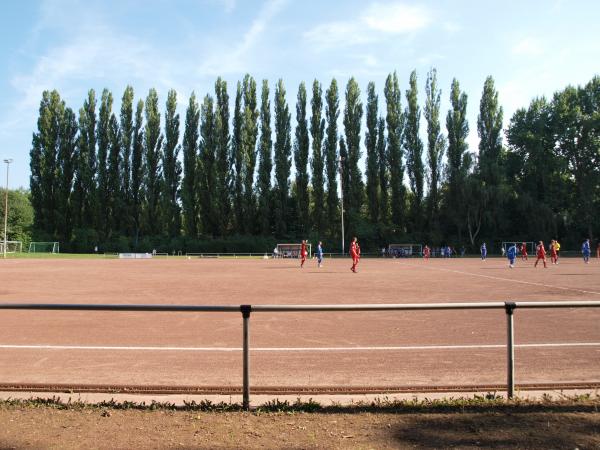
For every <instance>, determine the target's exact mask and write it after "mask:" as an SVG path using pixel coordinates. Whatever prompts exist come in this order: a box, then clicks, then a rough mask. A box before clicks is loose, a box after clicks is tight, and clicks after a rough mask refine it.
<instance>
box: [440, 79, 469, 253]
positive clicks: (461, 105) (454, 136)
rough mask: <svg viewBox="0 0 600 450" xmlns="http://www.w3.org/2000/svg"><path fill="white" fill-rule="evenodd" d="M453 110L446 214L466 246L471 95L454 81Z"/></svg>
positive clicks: (449, 122) (448, 126) (448, 121)
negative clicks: (465, 224)
mask: <svg viewBox="0 0 600 450" xmlns="http://www.w3.org/2000/svg"><path fill="white" fill-rule="evenodd" d="M450 105H451V108H450V110H449V111H448V114H447V115H446V130H447V132H448V164H447V175H446V178H447V190H448V191H447V196H446V201H445V212H446V214H447V217H448V220H449V221H450V222H451V223H452V225H453V227H454V228H455V229H456V233H457V236H458V240H459V241H460V242H462V232H463V229H464V223H465V220H464V219H465V201H464V199H465V182H466V180H467V176H468V174H469V170H470V168H471V167H470V166H471V155H470V154H469V153H468V148H469V146H468V144H467V136H468V135H469V123H468V122H467V94H465V93H464V92H461V91H460V84H459V82H458V81H457V80H456V79H453V80H452V87H451V89H450Z"/></svg>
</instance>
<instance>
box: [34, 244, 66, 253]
mask: <svg viewBox="0 0 600 450" xmlns="http://www.w3.org/2000/svg"><path fill="white" fill-rule="evenodd" d="M29 253H60V245H59V243H58V242H30V243H29Z"/></svg>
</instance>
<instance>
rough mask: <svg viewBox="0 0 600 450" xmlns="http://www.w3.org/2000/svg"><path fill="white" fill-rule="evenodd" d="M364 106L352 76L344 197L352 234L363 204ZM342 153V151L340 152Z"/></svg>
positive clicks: (346, 109) (346, 122) (348, 90)
mask: <svg viewBox="0 0 600 450" xmlns="http://www.w3.org/2000/svg"><path fill="white" fill-rule="evenodd" d="M362 114H363V108H362V103H361V101H360V89H359V87H358V83H357V82H356V80H355V79H354V78H350V80H349V81H348V84H347V85H346V105H345V107H344V134H345V136H346V145H347V148H348V157H347V172H348V174H347V176H348V177H349V178H348V181H349V186H348V197H347V198H346V197H344V200H345V202H346V204H347V205H348V207H347V211H348V216H347V219H348V230H349V233H350V234H352V232H353V231H355V230H356V224H357V220H358V218H359V214H360V210H361V207H362V204H363V197H364V186H363V181H362V175H361V173H360V169H359V168H358V162H359V160H360V157H361V151H360V124H361V120H362ZM340 155H341V152H340Z"/></svg>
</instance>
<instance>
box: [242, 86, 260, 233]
mask: <svg viewBox="0 0 600 450" xmlns="http://www.w3.org/2000/svg"><path fill="white" fill-rule="evenodd" d="M242 91H243V96H244V113H243V125H242V155H243V164H242V180H243V186H244V202H243V208H244V219H243V222H242V225H243V226H242V228H241V230H240V231H243V232H244V233H250V234H251V233H253V232H254V224H255V218H256V196H255V195H254V170H255V168H256V139H257V137H258V114H259V113H258V109H257V102H256V81H255V80H254V78H252V77H251V76H250V75H246V76H245V77H244V82H243V83H242Z"/></svg>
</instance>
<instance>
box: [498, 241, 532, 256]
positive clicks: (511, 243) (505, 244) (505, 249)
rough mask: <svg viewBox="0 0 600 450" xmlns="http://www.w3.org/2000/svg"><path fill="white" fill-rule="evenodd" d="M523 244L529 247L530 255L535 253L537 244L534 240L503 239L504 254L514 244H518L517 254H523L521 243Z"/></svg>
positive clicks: (528, 252)
mask: <svg viewBox="0 0 600 450" xmlns="http://www.w3.org/2000/svg"><path fill="white" fill-rule="evenodd" d="M523 244H525V248H526V249H527V254H528V255H535V249H536V246H537V244H536V243H535V242H532V241H503V242H502V249H504V254H506V252H507V251H508V249H509V248H510V247H511V246H512V245H516V246H517V256H521V245H523Z"/></svg>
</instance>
